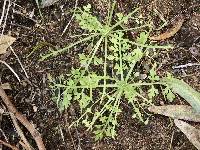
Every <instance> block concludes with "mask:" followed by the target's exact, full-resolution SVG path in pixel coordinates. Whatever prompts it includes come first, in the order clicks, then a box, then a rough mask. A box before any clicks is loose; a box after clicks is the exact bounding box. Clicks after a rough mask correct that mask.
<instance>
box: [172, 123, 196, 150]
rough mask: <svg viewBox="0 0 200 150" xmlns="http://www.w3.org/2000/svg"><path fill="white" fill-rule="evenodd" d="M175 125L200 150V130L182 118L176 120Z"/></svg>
mask: <svg viewBox="0 0 200 150" xmlns="http://www.w3.org/2000/svg"><path fill="white" fill-rule="evenodd" d="M174 123H175V125H176V126H177V127H178V128H179V129H180V130H181V131H182V132H183V133H184V134H185V135H186V136H187V138H188V139H189V141H190V142H191V143H192V144H193V145H194V146H195V147H196V148H197V149H198V150H200V138H199V137H200V130H198V129H196V128H195V127H193V126H191V125H189V124H188V123H186V122H184V121H181V120H177V119H176V120H174Z"/></svg>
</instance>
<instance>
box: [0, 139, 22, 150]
mask: <svg viewBox="0 0 200 150" xmlns="http://www.w3.org/2000/svg"><path fill="white" fill-rule="evenodd" d="M0 144H3V145H5V146H6V147H9V148H11V149H12V150H19V149H18V148H17V147H16V146H12V145H10V144H9V143H7V142H4V141H2V140H0Z"/></svg>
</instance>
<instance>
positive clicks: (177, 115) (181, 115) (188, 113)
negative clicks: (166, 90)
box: [148, 105, 200, 122]
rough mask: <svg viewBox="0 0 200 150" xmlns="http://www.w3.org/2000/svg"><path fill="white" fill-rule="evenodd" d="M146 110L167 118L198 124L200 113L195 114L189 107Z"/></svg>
mask: <svg viewBox="0 0 200 150" xmlns="http://www.w3.org/2000/svg"><path fill="white" fill-rule="evenodd" d="M148 109H149V111H150V112H153V113H156V114H160V115H164V116H168V117H171V118H173V119H183V120H188V121H194V122H200V113H197V112H196V111H195V110H194V109H193V108H192V107H191V106H188V105H166V106H151V107H149V108H148Z"/></svg>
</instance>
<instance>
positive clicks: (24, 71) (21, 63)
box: [10, 46, 29, 78]
mask: <svg viewBox="0 0 200 150" xmlns="http://www.w3.org/2000/svg"><path fill="white" fill-rule="evenodd" d="M10 49H11V51H12V52H13V54H14V55H15V57H16V58H17V60H18V62H19V64H20V66H21V68H22V70H23V71H24V73H25V76H26V77H27V78H29V76H28V74H27V72H26V70H25V69H24V67H23V65H22V63H21V61H20V59H19V57H18V56H17V54H16V53H15V51H14V49H13V48H12V46H10Z"/></svg>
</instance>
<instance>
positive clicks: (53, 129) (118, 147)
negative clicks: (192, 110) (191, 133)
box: [0, 0, 200, 150]
mask: <svg viewBox="0 0 200 150" xmlns="http://www.w3.org/2000/svg"><path fill="white" fill-rule="evenodd" d="M3 2H4V0H1V2H0V13H2V8H3ZM88 3H90V4H91V5H92V7H93V9H94V12H95V14H97V15H100V17H103V16H104V15H105V14H106V12H105V11H106V9H105V8H106V4H107V2H106V1H105V0H88V1H87V0H82V1H78V7H82V6H84V5H86V4H88ZM74 6H75V0H74V1H69V0H60V1H58V2H57V3H55V4H54V5H52V6H49V7H45V8H42V9H41V11H42V14H43V17H44V20H43V21H42V19H41V17H40V15H39V11H38V8H37V5H36V3H35V1H34V0H15V1H13V3H12V4H11V7H10V12H9V15H8V19H7V22H6V26H5V29H4V34H10V35H12V36H13V37H16V38H17V40H16V41H15V42H14V44H13V45H12V47H13V49H14V50H15V52H16V54H17V55H18V57H19V59H20V60H21V62H22V64H23V67H24V68H25V70H26V72H27V74H28V77H29V78H27V77H26V76H25V75H24V72H23V70H22V68H21V67H20V64H19V62H18V61H17V59H16V57H15V56H14V54H13V53H12V52H10V54H8V55H4V56H2V57H1V60H5V61H6V62H7V63H8V64H9V65H10V66H11V67H12V68H13V69H14V70H15V71H16V73H17V74H18V75H19V77H20V79H21V80H22V81H21V82H18V80H17V79H16V77H15V76H14V75H13V74H12V72H11V71H10V70H9V69H8V68H7V67H5V66H4V65H3V64H0V82H1V83H10V84H11V87H12V90H6V92H7V94H8V95H9V96H10V97H11V99H12V102H13V104H14V105H15V106H16V108H17V109H18V110H19V111H20V112H21V113H22V114H23V115H25V116H26V117H27V119H28V120H29V121H30V122H31V123H33V124H34V126H35V127H36V128H37V130H38V131H39V132H40V133H41V134H42V137H43V141H44V143H45V146H46V149H47V150H89V149H93V150H108V149H110V150H195V147H194V146H193V145H192V144H191V143H190V142H189V141H188V139H187V138H186V136H185V135H184V134H183V133H182V132H181V131H180V130H179V129H178V128H177V127H175V125H174V124H173V121H172V120H171V119H169V118H167V117H163V116H160V115H153V116H152V117H151V118H150V121H149V124H148V125H143V124H140V123H139V122H138V121H137V120H134V119H133V118H132V117H131V116H132V114H131V109H130V108H129V107H128V106H127V105H122V108H123V113H122V114H121V115H120V117H119V123H120V124H119V127H118V128H117V133H118V135H117V137H116V139H111V138H104V139H103V140H101V141H98V142H95V140H94V135H93V134H92V133H90V132H87V131H86V128H84V127H82V126H80V127H78V128H72V129H70V130H69V129H68V128H67V127H68V125H69V124H70V123H71V120H72V119H75V118H78V116H76V114H72V113H70V111H65V112H64V113H60V112H59V111H58V108H57V106H56V104H55V103H54V102H53V101H52V100H51V94H52V93H51V89H50V88H49V86H48V80H47V74H51V75H52V76H53V77H56V76H58V75H60V74H63V73H66V72H68V71H69V69H71V67H72V66H76V65H77V62H76V61H75V59H74V57H75V56H76V55H77V54H78V53H79V52H80V51H81V49H82V46H81V45H80V47H77V48H76V49H75V50H73V51H70V53H64V54H61V55H59V56H57V57H53V58H50V59H48V60H45V61H39V58H40V55H41V54H44V53H46V52H47V51H48V48H49V47H48V46H44V47H42V48H40V49H39V50H37V51H35V52H34V53H33V54H32V55H31V56H30V57H28V54H30V52H31V51H32V50H33V48H34V47H35V46H36V45H37V44H38V43H39V42H41V41H43V42H47V43H50V44H51V45H53V46H55V47H57V48H62V47H65V46H66V45H68V43H70V42H73V41H75V40H76V39H75V38H70V37H71V36H72V35H77V34H81V33H82V31H81V30H80V28H79V27H78V24H77V23H76V22H75V21H72V22H71V24H70V26H69V27H68V29H67V30H66V32H65V34H64V35H62V32H63V30H64V28H65V27H66V25H67V23H68V22H69V20H70V19H71V16H72V12H70V10H71V9H72V8H74ZM134 7H140V8H141V10H142V11H141V13H142V15H144V16H145V17H147V18H148V17H149V16H151V17H152V15H151V14H152V11H153V10H154V9H156V10H158V11H159V12H160V13H161V15H162V16H163V17H164V18H165V19H166V20H167V21H170V20H172V19H173V18H175V17H176V16H178V15H180V14H183V15H184V17H185V21H184V23H183V25H182V26H181V29H180V30H179V31H178V32H177V33H176V34H175V35H174V36H173V37H171V38H169V39H167V40H164V41H160V42H159V44H161V45H163V44H168V43H170V44H173V45H174V49H173V50H171V51H167V52H166V51H165V50H163V51H162V50H161V51H160V52H159V54H158V56H157V58H155V59H156V61H157V62H159V63H160V64H162V66H161V67H160V68H159V73H160V75H162V74H163V73H164V72H166V71H168V72H171V73H172V74H173V75H174V76H176V77H177V78H180V79H183V80H184V81H186V82H187V83H189V84H190V85H191V86H192V87H193V88H195V89H196V90H197V91H199V92H200V66H190V67H183V68H178V69H176V67H177V66H179V65H185V64H188V63H199V61H200V1H199V0H179V1H176V0H154V1H152V0H149V1H148V0H147V1H146V0H135V1H132V0H118V1H117V9H116V10H118V11H122V12H123V13H127V12H129V11H130V10H132V9H133V8H134ZM101 15H102V16H101ZM152 20H153V22H154V25H155V28H156V27H157V26H158V25H159V17H158V16H156V17H152ZM168 27H169V26H166V27H164V28H163V29H162V30H163V31H166V29H167V28H168ZM2 29H3V28H2V26H1V30H2ZM159 32H160V31H153V33H152V34H157V33H159ZM0 102H1V103H0V107H1V108H5V105H4V104H3V102H2V101H0ZM156 103H157V104H159V105H160V104H162V103H164V104H169V102H166V101H163V100H162V97H157V99H156ZM173 104H185V102H184V101H183V100H182V99H179V98H177V100H175V102H173ZM0 122H1V124H0V127H1V134H0V135H1V139H2V140H5V136H6V137H7V138H8V139H9V143H11V144H13V145H15V144H17V143H18V142H19V137H18V135H17V133H16V131H15V129H14V127H13V124H12V121H11V119H10V118H9V116H8V115H6V114H3V115H2V118H1V120H0ZM23 131H24V134H25V136H26V137H27V139H28V140H29V142H30V143H32V144H33V146H34V147H36V144H35V143H34V141H33V139H32V137H31V135H30V134H29V133H28V132H27V131H26V130H25V129H23ZM3 134H4V136H3ZM2 149H3V150H6V149H8V148H5V147H3V148H2Z"/></svg>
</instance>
